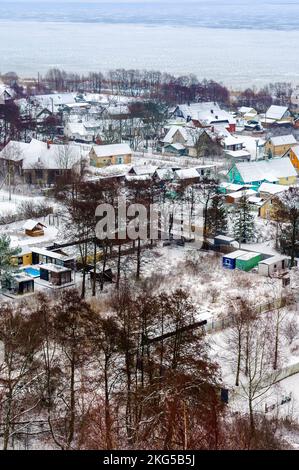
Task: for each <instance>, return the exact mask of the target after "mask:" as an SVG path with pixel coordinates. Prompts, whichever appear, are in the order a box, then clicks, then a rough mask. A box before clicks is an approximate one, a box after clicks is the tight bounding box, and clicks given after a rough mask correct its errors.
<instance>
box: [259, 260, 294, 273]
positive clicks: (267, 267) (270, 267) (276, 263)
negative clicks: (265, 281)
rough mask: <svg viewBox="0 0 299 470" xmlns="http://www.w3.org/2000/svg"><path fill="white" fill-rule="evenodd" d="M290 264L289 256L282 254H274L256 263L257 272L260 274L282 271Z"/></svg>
mask: <svg viewBox="0 0 299 470" xmlns="http://www.w3.org/2000/svg"><path fill="white" fill-rule="evenodd" d="M289 266H290V258H289V257H288V256H283V255H275V256H271V257H270V258H267V259H264V260H262V261H260V262H259V264H258V272H259V274H260V275H261V276H269V277H271V276H273V275H274V274H275V273H277V272H279V271H284V270H285V269H287V268H288V267H289Z"/></svg>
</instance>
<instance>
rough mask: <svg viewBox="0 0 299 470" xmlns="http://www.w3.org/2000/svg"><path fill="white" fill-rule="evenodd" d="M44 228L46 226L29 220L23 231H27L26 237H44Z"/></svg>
mask: <svg viewBox="0 0 299 470" xmlns="http://www.w3.org/2000/svg"><path fill="white" fill-rule="evenodd" d="M44 228H46V226H45V225H44V224H42V223H41V222H38V221H36V220H31V219H30V220H27V222H26V223H25V224H24V225H23V229H24V230H25V233H26V235H28V236H29V237H42V236H43V235H44V234H45V232H44Z"/></svg>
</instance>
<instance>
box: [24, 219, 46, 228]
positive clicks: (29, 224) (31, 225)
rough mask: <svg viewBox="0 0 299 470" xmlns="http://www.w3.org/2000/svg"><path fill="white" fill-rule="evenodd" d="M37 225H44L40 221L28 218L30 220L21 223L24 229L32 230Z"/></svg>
mask: <svg viewBox="0 0 299 470" xmlns="http://www.w3.org/2000/svg"><path fill="white" fill-rule="evenodd" d="M37 225H41V226H42V227H45V225H44V224H42V223H41V222H38V221H36V220H32V219H30V220H27V222H25V224H24V225H23V229H24V230H33V229H34V227H36V226H37Z"/></svg>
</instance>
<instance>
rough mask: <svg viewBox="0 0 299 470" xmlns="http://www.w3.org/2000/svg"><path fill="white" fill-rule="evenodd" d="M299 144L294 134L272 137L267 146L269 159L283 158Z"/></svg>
mask: <svg viewBox="0 0 299 470" xmlns="http://www.w3.org/2000/svg"><path fill="white" fill-rule="evenodd" d="M296 144H297V140H296V139H295V137H294V136H293V134H288V135H279V136H277V137H271V138H270V139H269V140H268V141H267V142H266V145H265V153H266V155H267V156H268V157H269V158H273V157H282V156H283V155H285V154H286V152H287V151H288V150H290V148H291V147H292V146H294V145H296Z"/></svg>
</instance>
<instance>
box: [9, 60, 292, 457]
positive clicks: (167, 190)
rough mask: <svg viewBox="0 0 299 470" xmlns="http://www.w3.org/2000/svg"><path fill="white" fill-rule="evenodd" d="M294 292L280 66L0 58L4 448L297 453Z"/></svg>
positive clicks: (287, 131) (286, 107) (287, 128)
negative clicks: (21, 64)
mask: <svg viewBox="0 0 299 470" xmlns="http://www.w3.org/2000/svg"><path fill="white" fill-rule="evenodd" d="M98 69H100V62H99V67H98ZM298 303H299V82H298V85H297V84H296V83H291V82H289V81H288V80H287V77H283V79H282V81H281V82H272V83H271V81H269V84H267V85H261V86H260V87H257V86H250V87H248V88H245V87H243V88H241V87H240V88H238V87H235V86H234V88H230V87H227V86H225V85H224V84H223V83H222V82H221V81H215V80H213V79H201V78H199V77H197V76H195V75H194V74H192V73H190V70H186V73H185V74H184V75H181V76H178V75H172V74H170V73H166V72H163V71H151V70H138V69H131V68H130V69H129V68H118V69H111V70H109V71H104V70H103V71H102V72H89V71H88V70H87V71H86V73H74V72H68V71H65V70H63V69H62V68H60V66H57V67H56V66H52V67H49V69H48V72H45V73H38V74H36V76H35V77H28V76H27V77H26V76H24V75H22V74H19V73H16V72H5V71H3V70H1V73H0V447H1V448H2V449H3V450H40V449H42V450H49V451H53V450H65V451H68V450H97V451H103V450H104V451H107V450H109V451H110V450H111V451H113V450H144V449H147V450H150V451H157V450H164V451H172V450H173V451H189V450H298V449H299V306H298Z"/></svg>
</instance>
